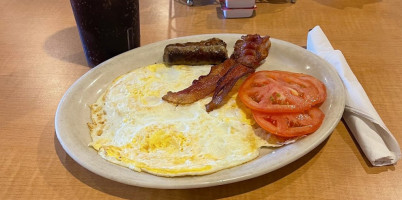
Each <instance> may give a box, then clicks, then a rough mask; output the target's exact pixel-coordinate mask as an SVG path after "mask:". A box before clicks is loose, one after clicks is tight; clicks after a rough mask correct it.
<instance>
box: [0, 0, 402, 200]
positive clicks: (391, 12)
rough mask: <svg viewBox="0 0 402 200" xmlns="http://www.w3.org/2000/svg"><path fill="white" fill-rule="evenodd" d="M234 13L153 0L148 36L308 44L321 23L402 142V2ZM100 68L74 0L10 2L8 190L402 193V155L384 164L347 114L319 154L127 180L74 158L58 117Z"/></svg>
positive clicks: (0, 180)
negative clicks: (283, 162) (373, 160)
mask: <svg viewBox="0 0 402 200" xmlns="http://www.w3.org/2000/svg"><path fill="white" fill-rule="evenodd" d="M257 6H258V8H257V11H256V15H255V16H253V17H251V18H245V19H224V18H223V17H222V13H221V12H220V9H219V5H218V4H217V3H216V2H215V1H213V0H209V1H206V0H204V1H202V0H199V1H195V5H194V6H193V7H188V6H187V5H186V4H185V1H183V0H182V1H178V0H169V1H167V0H166V1H160V0H143V1H141V2H140V9H141V13H140V16H141V17H140V18H141V34H142V37H141V43H142V45H146V44H149V43H152V42H156V41H160V40H165V39H169V38H175V37H180V36H187V35H194V34H204V33H259V34H262V35H265V34H267V35H270V36H271V37H274V38H278V39H282V40H286V41H289V42H292V43H294V44H297V45H300V46H305V45H306V38H307V31H308V30H309V29H310V28H312V27H314V26H315V25H320V26H321V28H322V29H323V30H324V32H325V33H326V34H327V36H328V38H329V39H330V41H331V42H332V44H333V46H334V48H335V49H340V50H341V51H342V52H343V53H344V55H345V57H346V59H347V60H348V62H349V64H350V66H351V68H352V70H353V71H354V73H355V74H356V76H357V78H358V79H359V81H360V82H361V84H362V85H363V87H364V88H365V90H366V92H367V94H368V96H369V97H370V98H371V101H372V103H373V105H374V106H375V108H376V109H377V111H378V113H379V114H380V115H381V117H382V119H383V121H384V122H385V123H386V124H387V126H388V128H389V129H390V130H391V132H392V133H393V134H394V136H395V137H396V139H397V140H398V142H399V143H400V144H402V126H401V121H400V119H401V117H400V116H402V106H401V105H402V104H401V103H400V102H401V99H402V93H401V92H400V88H402V81H401V79H402V67H401V65H402V56H401V52H402V12H401V9H402V3H401V1H397V0H383V1H380V0H360V1H348V0H337V1H335V0H300V1H297V2H296V3H295V4H292V3H290V2H287V1H285V0H268V1H265V2H264V3H258V5H257ZM88 70H90V68H89V67H87V65H86V60H85V56H84V53H83V50H82V47H81V43H80V39H79V35H78V31H77V28H76V24H75V21H74V17H73V13H72V10H71V6H70V3H69V1H65V0H19V1H11V0H4V1H0V86H1V87H0V106H1V107H0V152H1V154H0V155H1V156H0V163H1V165H0V199H84V198H85V199H394V200H397V199H402V165H401V163H399V164H397V165H395V166H385V167H372V166H371V165H370V164H369V163H368V162H367V160H366V159H365V157H364V155H363V154H362V152H361V150H360V148H359V147H358V146H357V144H356V142H355V140H354V139H353V137H352V136H351V135H350V133H349V131H348V129H347V127H346V126H345V124H344V123H343V122H340V123H339V124H338V126H337V127H336V129H335V130H334V131H333V133H332V135H331V136H330V137H329V138H328V139H327V140H326V141H325V142H324V143H322V144H321V145H320V146H318V147H317V148H316V149H314V150H313V151H312V152H311V153H309V154H307V155H306V156H304V157H302V158H300V159H298V160H297V161H295V162H294V163H291V164H289V165H287V166H286V167H283V168H281V169H279V170H277V171H274V172H272V173H269V174H266V175H263V176H261V177H257V178H254V179H251V180H247V181H243V182H238V183H234V184H229V185H223V186H216V187H210V188H201V189H188V190H158V189H147V188H140V187H133V186H128V185H124V184H120V183H117V182H114V181H110V180H108V179H105V178H102V177H100V176H98V175H96V174H93V173H91V172H89V171H88V170H86V169H85V168H83V167H81V166H80V165H79V164H77V163H76V162H75V161H74V160H72V158H70V157H69V156H68V155H67V154H66V152H65V151H64V150H63V148H62V147H61V145H60V143H59V141H58V140H57V137H56V134H55V128H54V116H55V112H56V108H57V105H58V103H59V101H60V99H61V97H62V96H63V94H64V93H65V91H66V90H67V89H68V88H69V87H70V86H71V84H72V83H73V82H74V81H76V80H77V79H78V78H79V77H80V76H81V75H83V74H84V73H85V72H87V71H88Z"/></svg>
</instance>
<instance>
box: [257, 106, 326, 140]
mask: <svg viewBox="0 0 402 200" xmlns="http://www.w3.org/2000/svg"><path fill="white" fill-rule="evenodd" d="M252 113H253V116H254V119H255V121H256V122H257V124H258V125H260V126H261V128H263V129H264V130H266V131H268V132H269V133H271V134H274V135H277V136H280V137H286V138H290V137H297V136H302V135H307V134H311V133H313V132H315V131H316V130H317V129H318V128H319V127H320V126H321V124H322V121H323V120H324V117H325V114H324V113H323V112H322V111H321V110H320V109H319V108H317V107H313V108H311V109H309V110H307V111H305V112H301V113H274V114H270V113H263V112H258V111H252Z"/></svg>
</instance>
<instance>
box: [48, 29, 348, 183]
mask: <svg viewBox="0 0 402 200" xmlns="http://www.w3.org/2000/svg"><path fill="white" fill-rule="evenodd" d="M211 37H218V38H221V39H222V40H224V41H225V42H226V43H227V44H228V46H227V49H228V51H229V55H230V54H231V53H232V51H233V45H234V43H235V41H236V40H238V39H240V37H241V35H240V34H212V35H195V36H189V37H181V38H175V39H171V40H166V41H160V42H157V43H153V44H149V45H146V46H143V47H140V48H137V49H134V50H131V51H128V52H126V53H123V54H121V55H118V56H116V57H114V58H111V59H109V60H108V61H106V62H104V63H102V64H100V65H99V66H97V67H96V68H93V69H92V70H90V71H89V72H87V73H86V74H85V75H83V76H82V77H81V78H80V79H78V80H77V81H76V82H75V83H74V84H73V85H72V86H71V87H70V88H69V89H68V91H67V92H66V94H65V95H64V97H63V98H62V99H61V101H60V103H59V106H58V109H57V112H56V118H55V128H56V134H57V138H58V139H59V141H60V143H61V145H62V146H63V148H64V150H65V151H66V152H67V153H68V154H69V155H70V156H71V157H72V158H73V159H74V160H75V161H76V162H78V163H79V164H80V165H82V166H83V167H85V168H87V169H88V170H90V171H92V172H94V173H96V174H98V175H100V176H103V177H105V178H108V179H111V180H114V181H118V182H121V183H125V184H129V185H135V186H141V187H149V188H163V189H168V188H169V189H179V188H181V189H183V188H199V187H207V186H215V185H222V184H228V183H233V182H238V181H242V180H246V179H250V178H253V177H257V176H260V175H263V174H266V173H268V172H271V171H274V170H276V169H278V168H280V167H283V166H285V165H287V164H289V163H291V162H293V161H295V160H296V159H298V158H300V157H302V156H303V155H305V154H306V153H308V152H310V151H311V150H313V149H314V148H315V147H317V146H318V145H319V144H320V143H321V142H323V141H324V140H325V139H326V138H327V137H328V136H329V135H330V134H331V132H332V131H333V129H334V128H335V127H336V125H337V124H338V122H339V120H340V118H341V116H342V113H343V110H344V106H345V93H344V87H343V84H342V82H341V80H340V78H339V77H338V75H337V73H336V71H335V70H333V69H332V67H331V66H330V64H328V63H327V62H326V61H324V60H323V59H321V58H319V57H318V56H316V55H314V54H312V53H310V52H309V51H307V50H305V49H303V48H301V47H299V46H296V45H293V44H291V43H288V42H284V41H281V40H277V39H273V38H271V42H272V47H271V49H270V53H269V56H268V58H267V59H266V62H265V63H264V64H263V65H261V66H260V67H259V68H258V70H262V69H268V70H287V71H293V72H302V73H306V74H310V75H313V76H315V77H317V78H318V79H320V80H321V81H323V82H324V83H325V85H326V87H327V93H328V94H327V95H328V97H327V100H326V101H325V103H324V104H323V105H322V106H321V109H322V110H323V112H324V113H325V114H326V117H325V120H324V122H323V124H322V126H321V127H320V129H319V130H317V131H316V132H315V133H314V134H312V135H309V136H308V137H305V138H303V139H301V140H299V141H297V142H296V143H294V144H290V145H287V146H284V147H281V148H278V149H275V150H274V151H273V152H274V153H273V152H272V150H267V149H262V150H261V155H260V156H259V157H258V158H257V159H255V160H253V161H251V162H248V163H246V164H243V165H240V166H237V167H234V168H230V169H226V170H222V171H219V172H216V173H213V174H210V175H204V176H187V177H176V178H164V177H158V176H154V175H150V174H147V173H139V172H135V171H132V170H130V169H127V168H124V167H121V166H118V165H115V164H113V163H110V162H108V161H106V160H104V159H103V158H101V157H100V156H98V155H97V152H96V151H95V150H94V149H92V148H91V147H88V143H89V142H90V141H91V138H90V135H89V130H88V127H87V122H89V121H90V111H89V107H88V105H90V104H92V103H94V102H95V101H96V99H97V98H98V97H99V95H100V94H101V93H103V92H104V90H105V88H106V87H107V85H108V84H110V83H111V81H112V80H114V79H115V78H116V77H118V76H119V75H121V74H124V73H126V72H128V71H131V70H133V69H134V68H137V67H142V66H146V65H150V64H153V63H161V62H162V55H163V50H164V47H165V46H166V45H167V44H170V43H177V42H188V41H200V40H203V39H208V38H211Z"/></svg>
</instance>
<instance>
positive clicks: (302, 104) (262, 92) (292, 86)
mask: <svg viewBox="0 0 402 200" xmlns="http://www.w3.org/2000/svg"><path fill="white" fill-rule="evenodd" d="M239 97H240V100H241V101H242V102H243V103H244V104H245V105H246V106H247V107H249V108H250V109H252V110H257V111H261V112H268V113H278V112H301V111H304V110H307V109H309V108H311V107H312V106H313V105H316V104H319V103H322V102H323V101H324V100H325V98H326V90H325V85H324V84H322V83H321V82H320V81H319V80H318V79H316V78H314V77H312V76H309V75H305V74H297V73H291V72H283V71H259V72H255V73H254V74H252V75H251V76H250V77H248V78H247V79H246V80H245V81H244V83H243V84H242V85H241V87H240V89H239Z"/></svg>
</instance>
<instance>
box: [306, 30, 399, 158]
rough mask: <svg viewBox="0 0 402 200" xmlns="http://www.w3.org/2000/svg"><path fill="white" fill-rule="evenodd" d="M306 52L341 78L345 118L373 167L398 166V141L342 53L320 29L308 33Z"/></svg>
mask: <svg viewBox="0 0 402 200" xmlns="http://www.w3.org/2000/svg"><path fill="white" fill-rule="evenodd" d="M307 50H309V51H311V52H313V53H314V54H316V55H318V56H320V57H321V58H323V59H324V60H326V61H327V62H329V63H330V64H331V65H332V66H333V67H334V68H335V69H336V71H337V72H338V74H339V76H340V78H341V79H342V81H343V84H344V86H345V89H346V106H345V111H344V114H343V119H344V120H345V122H346V124H347V126H348V127H349V129H350V130H351V132H352V134H353V136H354V137H355V139H356V141H357V142H358V143H359V145H360V147H361V149H362V150H363V152H364V154H365V155H366V157H367V158H368V160H369V161H370V162H371V164H372V165H373V166H383V165H391V164H395V163H396V162H397V161H398V160H399V159H400V158H401V150H400V147H399V144H398V142H397V141H396V140H395V138H394V136H393V135H392V133H391V132H390V131H389V130H388V128H387V127H386V126H385V124H384V122H383V121H382V120H381V117H380V116H379V115H378V113H377V111H376V110H375V108H374V107H373V105H372V104H371V102H370V99H369V98H368V96H367V94H366V92H365V91H364V89H363V87H362V86H361V85H360V83H359V81H358V80H357V78H356V76H355V75H354V74H353V72H352V70H351V69H350V67H349V65H348V63H347V62H346V60H345V57H344V56H343V54H342V52H341V51H339V50H334V48H333V47H332V45H331V44H330V42H329V41H328V39H327V37H326V36H325V34H324V32H323V31H322V30H321V28H320V27H319V26H316V27H314V28H313V29H312V30H310V31H309V33H308V36H307Z"/></svg>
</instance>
